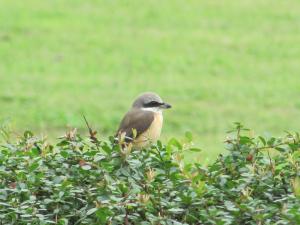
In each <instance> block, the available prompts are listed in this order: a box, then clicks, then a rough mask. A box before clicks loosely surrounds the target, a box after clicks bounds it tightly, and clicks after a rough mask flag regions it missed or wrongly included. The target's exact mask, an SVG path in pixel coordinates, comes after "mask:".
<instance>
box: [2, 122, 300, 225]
mask: <svg viewBox="0 0 300 225" xmlns="http://www.w3.org/2000/svg"><path fill="white" fill-rule="evenodd" d="M232 132H233V135H232V138H228V139H227V140H226V147H227V150H228V151H229V152H228V154H227V155H225V156H223V155H220V156H219V158H218V159H216V161H215V162H214V163H212V164H211V165H209V166H207V167H203V166H201V165H200V164H199V163H193V164H189V163H184V162H183V158H184V154H185V152H186V151H198V150H197V149H194V148H193V147H192V146H191V145H190V144H189V143H184V144H181V143H180V142H179V141H177V140H175V139H171V140H170V141H169V143H168V144H167V145H166V146H164V145H162V144H161V143H160V142H158V143H157V144H156V145H153V146H152V147H151V148H149V149H145V150H141V151H133V150H132V149H131V148H130V146H128V147H127V148H124V149H121V148H120V147H119V146H118V145H115V144H113V141H99V140H98V139H97V138H96V137H95V133H93V132H91V137H90V138H88V139H83V138H82V137H80V136H79V135H77V134H76V133H75V132H74V131H71V132H69V133H67V135H66V136H65V137H64V138H62V139H61V140H60V141H59V143H58V144H56V145H55V146H52V145H49V144H47V142H46V141H45V140H39V139H37V138H36V137H34V136H33V135H32V134H31V133H30V132H25V134H24V137H22V138H21V139H20V140H19V141H18V142H17V143H16V144H12V143H6V144H3V145H2V146H1V147H0V221H1V224H300V209H299V208H300V201H299V196H300V179H299V163H300V150H299V149H300V138H299V135H298V134H295V135H292V134H287V136H286V137H285V138H278V139H276V138H263V137H257V138H253V137H249V136H246V135H245V134H244V133H247V132H246V131H244V129H243V127H242V126H241V125H240V124H236V129H235V130H234V131H232ZM186 139H187V140H189V141H191V134H189V133H187V135H186Z"/></svg>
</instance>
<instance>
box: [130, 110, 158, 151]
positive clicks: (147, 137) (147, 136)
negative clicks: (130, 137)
mask: <svg viewBox="0 0 300 225" xmlns="http://www.w3.org/2000/svg"><path fill="white" fill-rule="evenodd" d="M162 125H163V116H162V113H161V112H157V113H154V119H153V122H152V123H151V125H150V126H149V128H148V129H147V130H146V131H145V132H144V133H142V134H140V135H139V136H138V137H137V139H136V140H135V144H134V145H135V147H138V148H142V147H146V146H148V145H149V144H151V143H155V142H156V141H157V140H158V139H159V137H160V133H161V129H162Z"/></svg>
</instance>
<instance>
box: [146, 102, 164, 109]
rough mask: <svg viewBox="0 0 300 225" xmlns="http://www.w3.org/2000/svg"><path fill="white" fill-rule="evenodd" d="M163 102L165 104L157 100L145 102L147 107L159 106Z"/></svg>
mask: <svg viewBox="0 0 300 225" xmlns="http://www.w3.org/2000/svg"><path fill="white" fill-rule="evenodd" d="M162 104H163V103H160V102H156V101H151V102H148V103H145V104H144V107H146V108H152V107H158V106H161V105H162Z"/></svg>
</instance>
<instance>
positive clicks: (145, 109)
mask: <svg viewBox="0 0 300 225" xmlns="http://www.w3.org/2000/svg"><path fill="white" fill-rule="evenodd" d="M141 110H144V111H150V112H161V111H162V109H161V108H159V107H149V108H144V107H142V108H141Z"/></svg>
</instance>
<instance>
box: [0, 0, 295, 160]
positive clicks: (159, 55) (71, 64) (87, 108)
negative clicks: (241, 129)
mask: <svg viewBox="0 0 300 225" xmlns="http://www.w3.org/2000/svg"><path fill="white" fill-rule="evenodd" d="M24 2H26V4H24ZM299 9H300V1H298V0H281V1H280V0H279V1H276V2H275V1H274V0H189V1H183V0H165V1H161V0H151V1H142V4H141V0H130V1H126V0H125V1H124V0H90V1H87V0H40V1H38V0H26V1H24V0H23V1H22V0H0V59H1V60H0V105H1V107H0V123H1V121H2V120H5V119H7V118H8V119H11V120H12V126H13V130H14V131H17V132H21V131H24V130H23V129H24V127H26V129H29V130H32V131H34V132H35V133H41V132H43V133H46V134H47V135H48V137H50V138H53V139H54V138H55V137H57V136H58V135H60V134H61V133H62V132H63V131H64V130H65V126H66V124H67V125H71V126H75V127H77V128H78V129H79V130H80V131H82V130H84V129H85V125H84V123H83V122H82V119H81V116H80V114H81V113H84V114H86V115H88V118H89V120H90V121H93V124H95V125H96V126H97V130H101V132H102V133H103V134H105V136H109V135H111V134H112V133H114V132H115V130H116V129H117V126H118V124H119V122H120V120H121V118H122V116H123V115H124V113H125V112H126V111H127V110H128V108H129V107H130V105H131V104H132V101H133V98H134V97H135V96H137V95H138V94H139V93H140V92H144V91H151V90H152V91H155V92H157V93H159V94H160V96H161V97H162V98H163V100H165V101H167V102H168V103H170V104H172V106H174V109H172V110H170V111H168V112H166V113H165V124H164V128H163V129H164V130H163V134H164V135H163V137H168V138H170V137H173V136H175V137H176V136H180V135H181V134H182V133H184V132H185V131H186V130H187V129H189V130H191V131H192V132H193V133H194V134H195V135H196V134H197V135H199V137H195V141H199V142H198V143H201V145H202V146H201V148H205V149H206V150H209V151H203V152H201V154H200V155H201V158H202V159H206V158H207V157H209V159H211V160H214V159H215V158H216V157H217V155H218V154H219V153H221V152H222V151H221V150H222V147H223V146H222V142H221V140H222V138H223V136H224V132H225V131H226V129H228V126H229V121H236V120H238V121H241V122H244V123H247V124H251V128H253V129H255V130H256V131H257V132H259V133H262V132H263V131H265V130H268V131H270V132H272V133H273V134H275V135H279V134H281V132H282V130H284V129H288V130H291V131H294V130H296V131H297V130H298V129H299V127H300V120H298V119H297V118H300V101H299V98H298V96H299V89H300V75H299V74H300V65H299V59H300V44H299V40H300V29H299V26H300V25H299V21H300V13H299ZM237 109H238V110H237ZM220 115H221V116H220ZM191 118H193V119H191ZM291 121H292V122H291ZM163 141H164V142H166V140H163ZM200 141H201V142H200ZM207 152H208V153H209V154H207ZM187 157H189V156H187Z"/></svg>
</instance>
